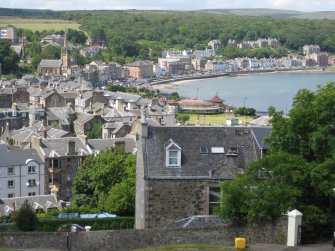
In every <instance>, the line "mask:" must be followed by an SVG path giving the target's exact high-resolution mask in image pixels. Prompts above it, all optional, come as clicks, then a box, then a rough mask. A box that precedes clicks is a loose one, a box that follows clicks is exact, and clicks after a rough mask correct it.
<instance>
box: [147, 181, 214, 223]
mask: <svg viewBox="0 0 335 251" xmlns="http://www.w3.org/2000/svg"><path fill="white" fill-rule="evenodd" d="M214 185H217V183H213V182H209V181H207V182H206V181H202V180H180V181H179V180H150V181H149V186H150V188H149V189H148V205H147V206H148V215H150V217H149V218H148V227H149V228H159V227H164V226H166V225H168V224H170V223H173V222H174V221H176V219H177V220H179V219H183V218H187V217H189V216H192V215H208V213H209V210H208V209H209V202H208V197H209V193H208V187H209V186H214Z"/></svg>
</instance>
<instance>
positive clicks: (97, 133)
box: [87, 123, 102, 139]
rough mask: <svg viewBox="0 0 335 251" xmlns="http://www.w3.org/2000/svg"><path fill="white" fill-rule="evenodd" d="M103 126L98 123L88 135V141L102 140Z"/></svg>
mask: <svg viewBox="0 0 335 251" xmlns="http://www.w3.org/2000/svg"><path fill="white" fill-rule="evenodd" d="M101 130H102V124H101V123H96V124H94V125H93V126H92V127H91V130H90V131H88V133H87V138H88V139H101Z"/></svg>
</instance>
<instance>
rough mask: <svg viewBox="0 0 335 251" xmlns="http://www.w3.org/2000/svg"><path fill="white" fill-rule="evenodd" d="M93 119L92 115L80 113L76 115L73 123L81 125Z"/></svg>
mask: <svg viewBox="0 0 335 251" xmlns="http://www.w3.org/2000/svg"><path fill="white" fill-rule="evenodd" d="M93 118H94V115H93V114H91V113H85V112H82V113H78V114H77V119H76V120H75V122H76V123H80V124H82V125H83V124H85V123H87V122H88V121H90V120H91V119H93Z"/></svg>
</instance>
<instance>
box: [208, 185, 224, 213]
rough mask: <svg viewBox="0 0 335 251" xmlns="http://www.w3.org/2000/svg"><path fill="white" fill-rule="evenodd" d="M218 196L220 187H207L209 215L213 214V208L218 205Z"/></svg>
mask: <svg viewBox="0 0 335 251" xmlns="http://www.w3.org/2000/svg"><path fill="white" fill-rule="evenodd" d="M220 196H221V189H220V187H210V188H209V200H208V202H209V205H208V213H209V215H213V214H214V208H215V207H217V206H219V205H220Z"/></svg>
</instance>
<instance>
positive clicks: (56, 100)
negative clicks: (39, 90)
mask: <svg viewBox="0 0 335 251" xmlns="http://www.w3.org/2000/svg"><path fill="white" fill-rule="evenodd" d="M40 104H41V106H42V107H43V108H46V109H47V108H53V107H65V106H66V102H65V98H64V97H63V96H62V95H60V94H59V93H58V92H57V91H51V92H48V93H46V94H45V95H43V96H42V97H41V99H40Z"/></svg>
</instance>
